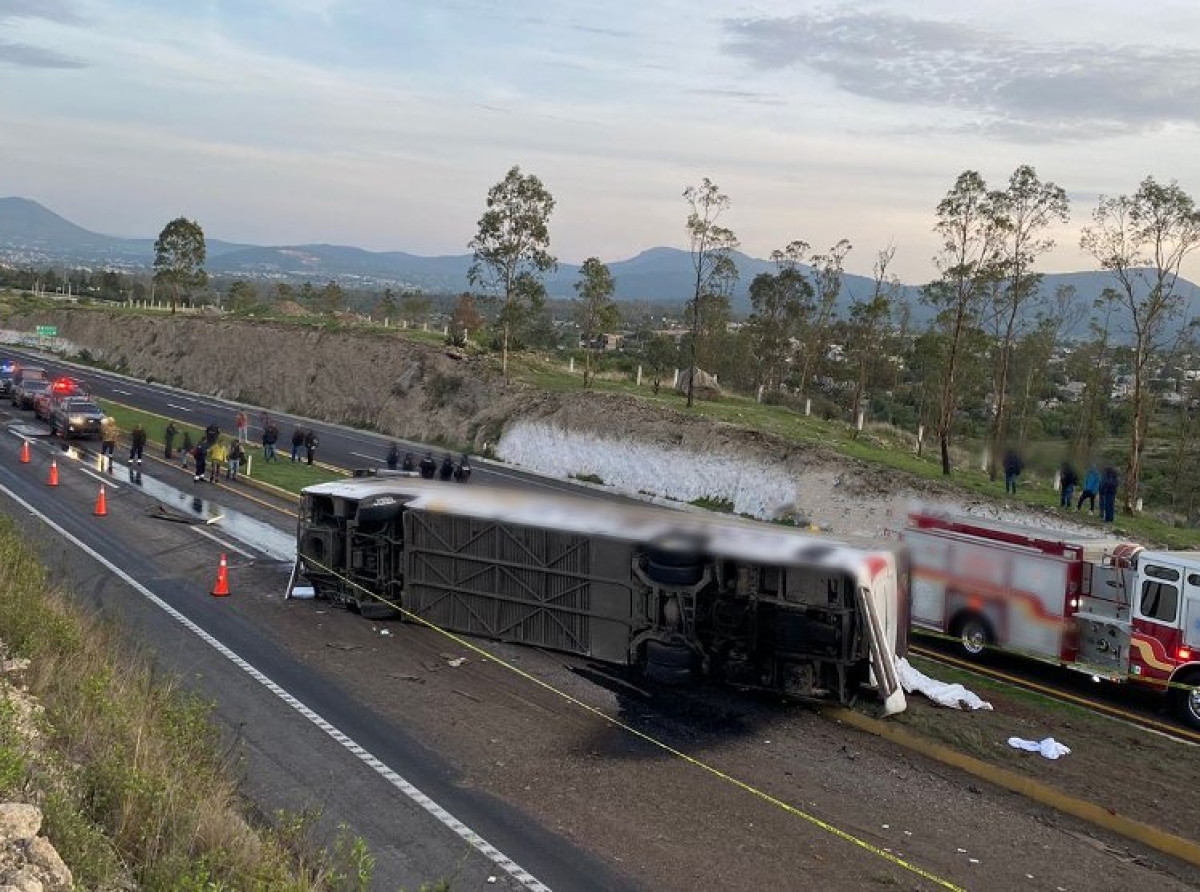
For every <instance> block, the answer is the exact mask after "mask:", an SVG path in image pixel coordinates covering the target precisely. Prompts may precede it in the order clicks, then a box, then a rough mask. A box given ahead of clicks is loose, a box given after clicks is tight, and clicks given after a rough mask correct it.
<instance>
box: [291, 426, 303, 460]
mask: <svg viewBox="0 0 1200 892" xmlns="http://www.w3.org/2000/svg"><path fill="white" fill-rule="evenodd" d="M303 445H304V431H303V430H301V429H300V428H296V429H295V430H294V431H292V461H300V447H301V446H303Z"/></svg>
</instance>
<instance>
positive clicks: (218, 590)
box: [212, 555, 229, 598]
mask: <svg viewBox="0 0 1200 892" xmlns="http://www.w3.org/2000/svg"><path fill="white" fill-rule="evenodd" d="M212 594H213V597H214V598H223V597H225V596H226V595H228V594H229V563H228V562H227V561H226V560H225V555H221V566H220V568H218V570H217V584H216V585H214V586H213V590H212Z"/></svg>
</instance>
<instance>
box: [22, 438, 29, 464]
mask: <svg viewBox="0 0 1200 892" xmlns="http://www.w3.org/2000/svg"><path fill="white" fill-rule="evenodd" d="M21 464H23V465H27V464H29V441H28V440H26V441H25V442H23V443H22V444H21Z"/></svg>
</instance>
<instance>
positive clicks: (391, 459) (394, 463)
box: [387, 443, 400, 471]
mask: <svg viewBox="0 0 1200 892" xmlns="http://www.w3.org/2000/svg"><path fill="white" fill-rule="evenodd" d="M399 465H400V447H399V446H397V445H396V444H395V443H393V444H392V448H391V449H389V450H388V454H387V466H388V470H389V471H394V470H396V468H397V467H399Z"/></svg>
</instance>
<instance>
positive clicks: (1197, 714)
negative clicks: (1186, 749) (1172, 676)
mask: <svg viewBox="0 0 1200 892" xmlns="http://www.w3.org/2000/svg"><path fill="white" fill-rule="evenodd" d="M1175 684H1177V685H1179V687H1176V688H1172V689H1171V705H1172V707H1173V711H1174V713H1175V716H1176V718H1178V719H1179V720H1180V721H1181V722H1183V723H1184V724H1185V725H1187V726H1188V727H1189V728H1191V729H1192V730H1194V731H1200V670H1195V669H1192V670H1188V671H1186V672H1181V673H1180V674H1179V678H1177V679H1176V680H1175Z"/></svg>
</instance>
